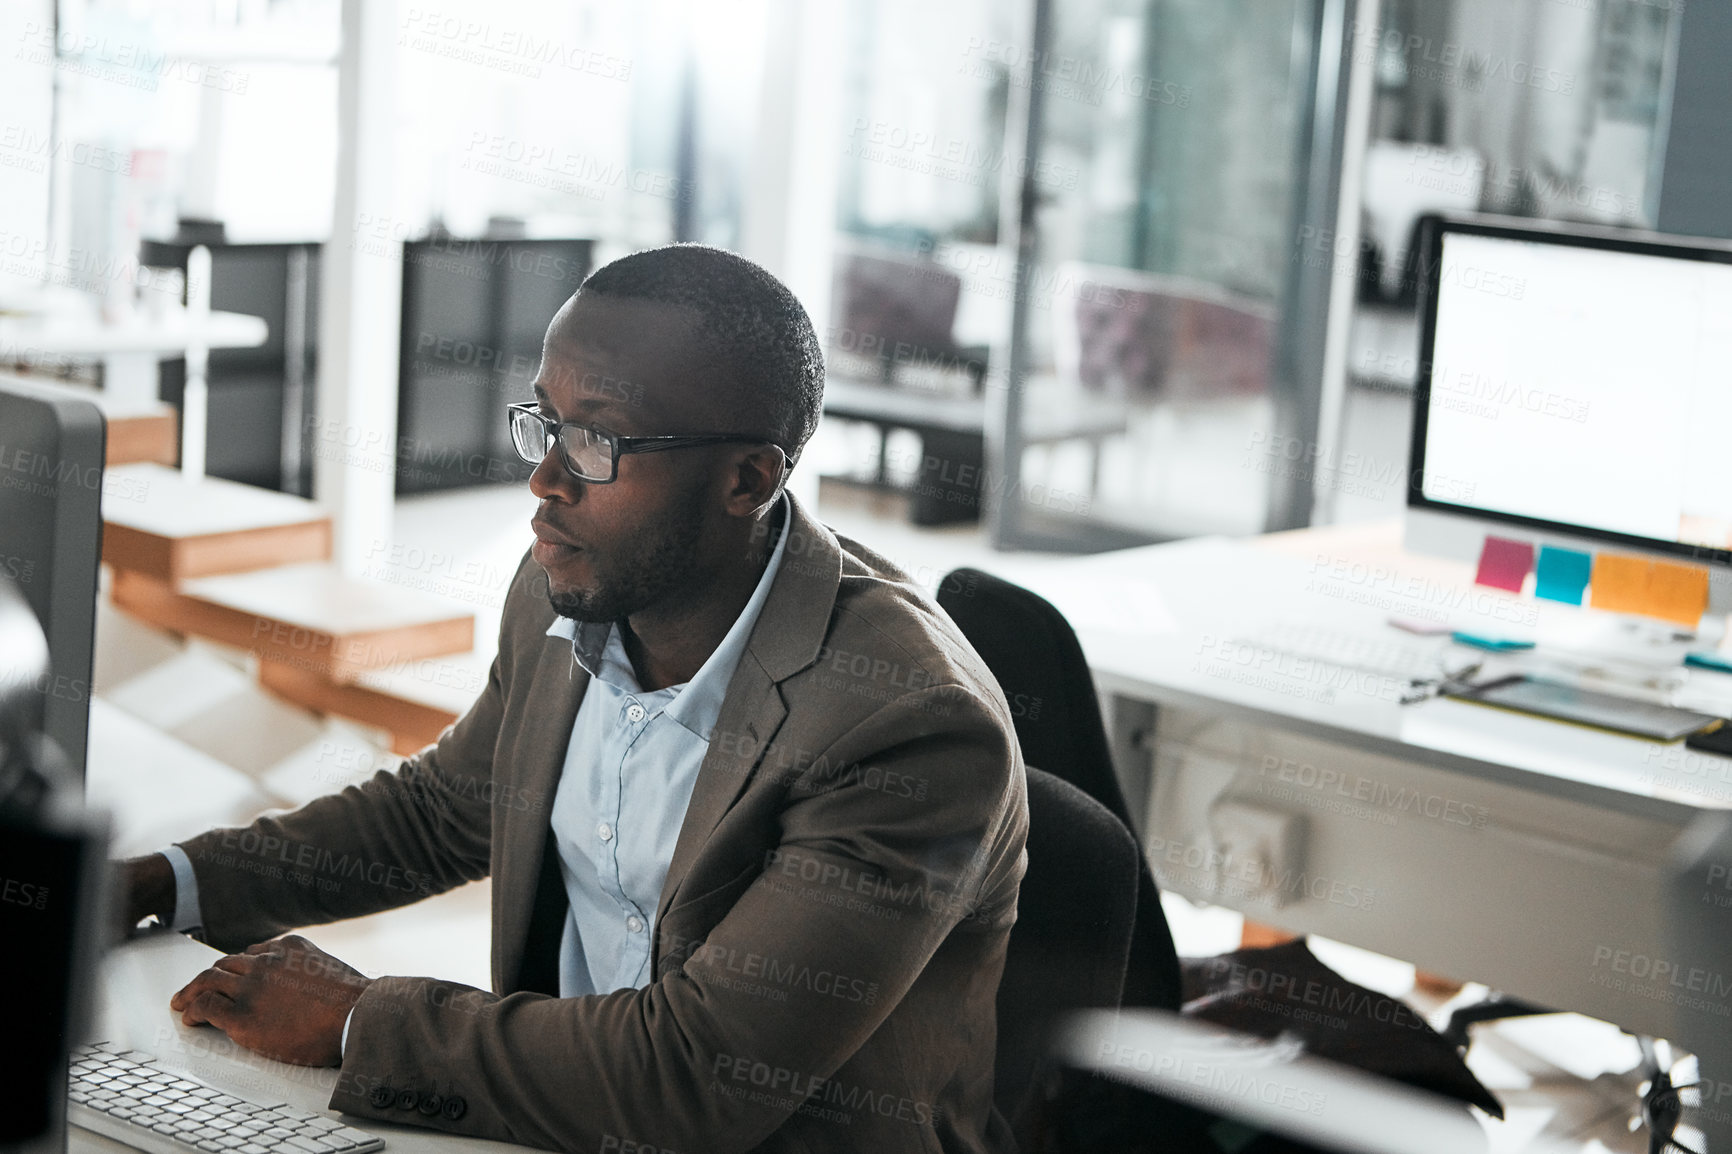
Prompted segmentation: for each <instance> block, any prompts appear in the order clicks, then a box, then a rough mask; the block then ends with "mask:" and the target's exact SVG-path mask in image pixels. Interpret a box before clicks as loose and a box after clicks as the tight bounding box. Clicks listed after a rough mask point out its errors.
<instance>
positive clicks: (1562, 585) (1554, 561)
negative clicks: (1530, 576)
mask: <svg viewBox="0 0 1732 1154" xmlns="http://www.w3.org/2000/svg"><path fill="white" fill-rule="evenodd" d="M1593 569H1594V558H1593V556H1592V555H1591V554H1588V553H1580V552H1577V551H1576V550H1574V549H1559V548H1557V547H1556V546H1555V545H1542V546H1540V559H1539V564H1538V566H1536V568H1535V570H1534V596H1535V597H1544V598H1545V599H1546V600H1547V601H1562V602H1563V603H1564V604H1566V605H1580V604H1581V603H1582V592H1583V590H1585V589H1587V587H1588V577H1589V575H1590V574H1592V573H1593Z"/></svg>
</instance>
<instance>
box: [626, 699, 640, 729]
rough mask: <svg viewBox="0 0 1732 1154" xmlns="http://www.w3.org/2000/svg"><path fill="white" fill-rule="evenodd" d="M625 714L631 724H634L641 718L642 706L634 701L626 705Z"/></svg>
mask: <svg viewBox="0 0 1732 1154" xmlns="http://www.w3.org/2000/svg"><path fill="white" fill-rule="evenodd" d="M625 715H626V719H627V720H629V721H630V722H631V723H632V724H633V725H636V724H637V723H638V722H640V721H642V720H643V706H641V705H639V704H638V703H637V702H635V701H634V702H632V703H631V704H630V705H628V706H626V708H625Z"/></svg>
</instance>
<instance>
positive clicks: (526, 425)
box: [505, 401, 788, 485]
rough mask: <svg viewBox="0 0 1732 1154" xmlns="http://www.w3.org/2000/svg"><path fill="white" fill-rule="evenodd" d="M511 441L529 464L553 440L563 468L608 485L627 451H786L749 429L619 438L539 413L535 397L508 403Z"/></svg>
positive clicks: (536, 462)
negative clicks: (750, 445)
mask: <svg viewBox="0 0 1732 1154" xmlns="http://www.w3.org/2000/svg"><path fill="white" fill-rule="evenodd" d="M505 413H506V417H507V418H508V419H509V420H510V422H511V443H512V445H513V446H514V447H515V448H516V449H517V455H518V456H519V457H522V458H523V459H524V460H525V461H526V462H528V463H529V464H531V465H539V464H541V462H542V460H543V458H545V457H546V456H547V452H548V450H549V449H551V448H553V446H554V444H555V443H557V444H558V445H559V451H560V456H561V457H562V458H563V460H564V463H565V471H566V472H568V473H570V474H571V475H572V476H573V477H576V478H577V479H578V480H580V481H584V482H587V483H588V484H591V485H607V484H610V483H612V482H613V481H614V480H615V479H616V478H617V477H618V476H619V459H620V457H621V456H622V455H624V454H626V453H664V452H667V451H668V450H670V449H690V448H694V447H696V446H698V445H722V444H728V443H731V442H742V441H745V442H756V443H758V444H763V445H770V446H773V447H774V448H775V449H776V450H777V451H778V452H780V453H781V454H782V459H783V460H784V461H786V460H787V457H788V453H787V450H785V449H783V448H782V446H780V445H777V444H776V443H775V442H774V441H770V440H767V439H766V438H764V437H759V436H754V435H752V434H749V433H701V434H698V435H696V436H689V437H616V436H614V435H613V434H612V433H604V432H602V431H601V430H600V429H593V428H591V427H589V426H588V425H579V424H576V423H574V422H571V421H552V420H549V419H548V418H546V417H544V416H542V415H541V413H540V412H539V411H538V410H537V408H536V406H535V404H534V402H531V401H525V402H523V403H521V404H516V405H507V406H506V407H505Z"/></svg>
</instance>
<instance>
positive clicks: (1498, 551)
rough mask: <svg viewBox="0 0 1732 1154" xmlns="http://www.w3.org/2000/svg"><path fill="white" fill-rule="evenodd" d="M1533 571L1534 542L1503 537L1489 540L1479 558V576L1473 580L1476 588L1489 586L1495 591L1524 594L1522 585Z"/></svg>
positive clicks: (1489, 537) (1488, 537)
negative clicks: (1477, 586)
mask: <svg viewBox="0 0 1732 1154" xmlns="http://www.w3.org/2000/svg"><path fill="white" fill-rule="evenodd" d="M1533 567H1534V547H1533V543H1532V542H1531V541H1510V540H1507V539H1505V538H1503V537H1492V536H1487V537H1486V539H1485V549H1484V550H1483V551H1482V552H1481V553H1480V555H1479V572H1478V573H1477V574H1476V575H1475V576H1474V579H1473V582H1474V584H1475V585H1489V586H1491V588H1493V589H1508V590H1509V591H1510V592H1511V593H1520V592H1521V591H1522V581H1524V580H1525V579H1526V578H1527V575H1528V573H1529V572H1530V571H1531V570H1532V569H1533Z"/></svg>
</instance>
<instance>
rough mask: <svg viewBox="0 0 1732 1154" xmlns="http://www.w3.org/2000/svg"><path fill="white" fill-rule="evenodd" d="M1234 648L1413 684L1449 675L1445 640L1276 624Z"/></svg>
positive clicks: (1245, 636) (1239, 638)
mask: <svg viewBox="0 0 1732 1154" xmlns="http://www.w3.org/2000/svg"><path fill="white" fill-rule="evenodd" d="M1233 644H1236V645H1241V646H1244V647H1246V648H1249V649H1254V650H1267V651H1270V652H1273V653H1284V654H1287V655H1289V656H1292V657H1295V658H1299V659H1302V660H1308V661H1317V662H1322V663H1323V664H1325V665H1334V666H1337V667H1339V668H1342V669H1352V670H1356V671H1358V672H1361V673H1370V674H1374V675H1376V676H1378V677H1388V678H1391V679H1393V680H1395V681H1398V682H1404V683H1411V684H1424V683H1427V682H1433V681H1438V680H1440V679H1442V678H1443V677H1444V676H1445V675H1446V672H1448V671H1447V670H1446V668H1445V663H1444V660H1443V652H1444V649H1445V647H1446V645H1447V641H1446V640H1444V639H1443V638H1431V639H1423V640H1421V639H1415V640H1411V641H1408V640H1398V639H1396V638H1395V637H1387V638H1386V637H1381V636H1377V637H1372V636H1367V635H1365V634H1363V633H1356V632H1350V631H1348V630H1345V629H1335V628H1330V627H1328V626H1318V625H1309V624H1299V623H1289V622H1274V623H1269V624H1265V625H1263V626H1261V627H1260V628H1254V629H1250V630H1246V631H1244V632H1243V633H1240V634H1237V635H1235V636H1234V637H1233Z"/></svg>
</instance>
